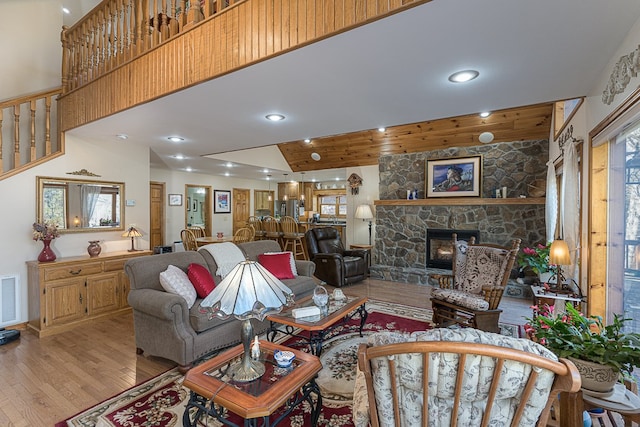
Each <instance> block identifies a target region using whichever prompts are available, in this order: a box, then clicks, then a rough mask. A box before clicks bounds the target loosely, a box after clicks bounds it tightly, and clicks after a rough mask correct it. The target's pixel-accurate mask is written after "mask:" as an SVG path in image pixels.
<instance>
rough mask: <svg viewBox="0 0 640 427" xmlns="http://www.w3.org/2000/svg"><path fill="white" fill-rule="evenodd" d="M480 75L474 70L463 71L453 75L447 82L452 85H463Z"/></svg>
mask: <svg viewBox="0 0 640 427" xmlns="http://www.w3.org/2000/svg"><path fill="white" fill-rule="evenodd" d="M479 75H480V73H479V72H477V71H476V70H464V71H458V72H457V73H453V74H451V75H450V76H449V81H450V82H453V83H464V82H468V81H470V80H473V79H475V78H476V77H478V76H479Z"/></svg>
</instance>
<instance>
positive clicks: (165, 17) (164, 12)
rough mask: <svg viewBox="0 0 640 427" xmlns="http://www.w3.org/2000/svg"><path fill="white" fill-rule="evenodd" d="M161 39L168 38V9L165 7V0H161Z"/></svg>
mask: <svg viewBox="0 0 640 427" xmlns="http://www.w3.org/2000/svg"><path fill="white" fill-rule="evenodd" d="M160 29H161V35H162V37H161V38H160V39H161V40H162V41H165V40H166V39H168V38H169V36H170V34H169V11H168V7H167V0H162V25H160Z"/></svg>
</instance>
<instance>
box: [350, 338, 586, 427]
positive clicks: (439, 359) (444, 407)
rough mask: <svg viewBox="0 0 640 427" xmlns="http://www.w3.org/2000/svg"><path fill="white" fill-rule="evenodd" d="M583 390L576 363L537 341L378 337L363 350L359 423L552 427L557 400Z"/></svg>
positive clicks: (375, 425) (355, 415) (356, 409)
mask: <svg viewBox="0 0 640 427" xmlns="http://www.w3.org/2000/svg"><path fill="white" fill-rule="evenodd" d="M425 384H426V385H427V386H425ZM580 385H581V383H580V374H579V373H578V370H577V368H576V367H575V365H574V364H573V363H572V362H571V361H569V360H566V359H560V360H558V358H557V357H556V356H555V355H554V354H553V353H552V352H551V351H549V350H548V349H546V348H545V347H543V346H541V345H539V344H537V343H535V342H533V341H529V340H523V339H517V338H512V337H506V336H503V335H499V334H494V333H491V332H485V331H480V330H477V329H468V328H464V329H433V330H429V331H423V332H414V333H412V334H411V335H407V334H400V333H396V332H380V333H376V334H373V335H371V336H370V337H369V340H368V344H361V345H360V348H359V349H358V373H357V376H356V382H355V389H354V402H353V421H354V425H355V426H356V427H365V426H367V425H369V423H370V425H371V426H372V427H378V426H382V427H400V426H427V427H445V426H453V425H457V426H465V427H476V426H478V427H479V426H486V425H491V426H508V425H510V426H520V427H531V426H546V425H547V420H548V418H549V413H550V410H551V406H552V404H553V403H554V401H555V398H556V396H557V395H558V393H559V392H571V393H574V392H577V391H578V390H579V389H580ZM423 402H427V404H426V405H424V404H423Z"/></svg>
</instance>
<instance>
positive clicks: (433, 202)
mask: <svg viewBox="0 0 640 427" xmlns="http://www.w3.org/2000/svg"><path fill="white" fill-rule="evenodd" d="M545 202H546V198H544V197H528V198H506V199H490V198H483V197H442V198H432V199H415V200H405V199H393V200H374V201H373V204H374V205H376V206H483V205H544V204H545Z"/></svg>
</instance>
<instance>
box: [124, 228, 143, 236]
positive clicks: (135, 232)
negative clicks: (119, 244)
mask: <svg viewBox="0 0 640 427" xmlns="http://www.w3.org/2000/svg"><path fill="white" fill-rule="evenodd" d="M122 237H142V233H140V232H139V231H138V230H137V229H136V228H135V227H129V228H128V229H127V231H125V232H124V233H122Z"/></svg>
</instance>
